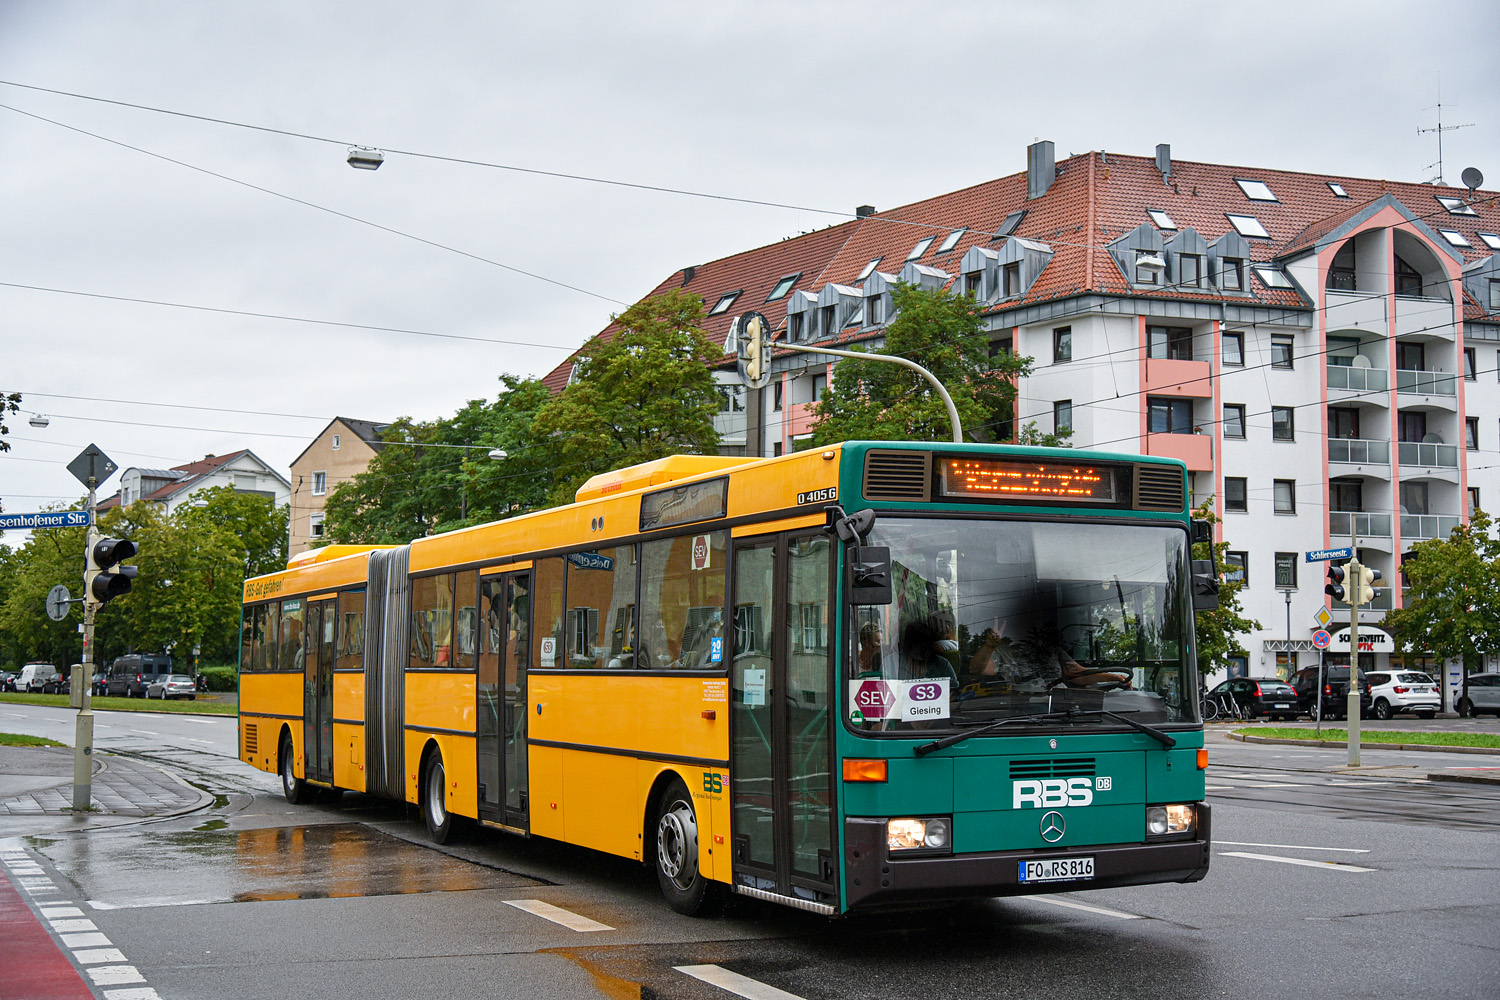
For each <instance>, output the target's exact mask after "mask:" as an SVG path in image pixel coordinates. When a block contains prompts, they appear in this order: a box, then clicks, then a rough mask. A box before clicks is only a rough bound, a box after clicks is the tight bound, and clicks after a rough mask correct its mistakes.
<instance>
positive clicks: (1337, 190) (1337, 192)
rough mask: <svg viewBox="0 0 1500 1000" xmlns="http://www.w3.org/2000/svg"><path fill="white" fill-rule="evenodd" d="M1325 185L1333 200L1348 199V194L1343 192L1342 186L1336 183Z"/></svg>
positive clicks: (1331, 182) (1330, 182)
mask: <svg viewBox="0 0 1500 1000" xmlns="http://www.w3.org/2000/svg"><path fill="white" fill-rule="evenodd" d="M1325 183H1326V184H1327V185H1328V190H1330V191H1332V192H1333V196H1334V197H1335V198H1347V197H1349V192H1348V191H1345V190H1344V185H1342V184H1340V183H1339V182H1338V181H1326V182H1325Z"/></svg>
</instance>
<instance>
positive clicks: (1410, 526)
mask: <svg viewBox="0 0 1500 1000" xmlns="http://www.w3.org/2000/svg"><path fill="white" fill-rule="evenodd" d="M1462 523H1463V519H1462V518H1460V517H1453V516H1450V515H1448V514H1402V515H1401V540H1402V541H1403V542H1404V541H1406V540H1407V539H1422V538H1447V537H1448V535H1449V534H1450V533H1451V532H1452V531H1453V529H1454V528H1456V527H1458V526H1459V525H1460V524H1462Z"/></svg>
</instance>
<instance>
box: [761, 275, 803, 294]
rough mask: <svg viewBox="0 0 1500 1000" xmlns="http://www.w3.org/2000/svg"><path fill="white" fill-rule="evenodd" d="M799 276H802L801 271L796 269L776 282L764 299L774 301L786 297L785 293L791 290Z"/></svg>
mask: <svg viewBox="0 0 1500 1000" xmlns="http://www.w3.org/2000/svg"><path fill="white" fill-rule="evenodd" d="M800 277H802V272H801V271H798V272H797V273H796V274H789V275H787V276H786V277H785V278H782V279H781V280H780V281H778V282H776V287H775V288H773V289H771V294H770V295H767V296H766V301H767V302H775V301H776V300H777V299H784V298H786V293H787V292H790V291H791V290H792V286H793V285H795V284H796V283H797V279H798V278H800Z"/></svg>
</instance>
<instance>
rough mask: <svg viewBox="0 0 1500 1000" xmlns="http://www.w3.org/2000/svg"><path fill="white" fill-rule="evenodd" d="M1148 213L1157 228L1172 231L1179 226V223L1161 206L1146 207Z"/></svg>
mask: <svg viewBox="0 0 1500 1000" xmlns="http://www.w3.org/2000/svg"><path fill="white" fill-rule="evenodd" d="M1146 214H1147V215H1149V216H1151V221H1152V223H1154V224H1155V226H1156V228H1157V229H1166V230H1169V231H1170V230H1174V229H1176V228H1177V223H1175V222H1173V221H1172V217H1171V216H1170V215H1168V214H1167V213H1166V212H1163V211H1162V210H1161V209H1159V208H1148V209H1146Z"/></svg>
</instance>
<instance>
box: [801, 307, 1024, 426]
mask: <svg viewBox="0 0 1500 1000" xmlns="http://www.w3.org/2000/svg"><path fill="white" fill-rule="evenodd" d="M892 303H893V307H894V309H895V318H894V319H893V320H892V321H891V323H890V325H889V326H888V327H887V328H886V331H885V344H884V346H883V347H882V348H881V349H880V351H879V353H882V354H891V355H896V356H897V357H902V358H906V359H908V360H911V361H915V362H916V363H917V364H919V365H921V366H922V367H924V368H926V369H927V370H928V371H930V372H932V374H933V375H934V376H935V377H936V378H937V379H938V381H940V382H942V383H943V386H944V387H945V388H946V389H947V390H948V393H949V395H951V396H952V397H953V404H954V406H955V408H957V410H958V415H959V421H960V422H961V423H962V424H963V428H964V434H965V437H966V438H967V439H968V440H973V441H996V440H1008V439H1009V437H1010V430H1011V427H1012V420H1013V414H1014V412H1015V399H1016V384H1015V380H1016V378H1017V377H1018V376H1021V375H1026V374H1028V373H1029V372H1030V371H1031V359H1030V358H1020V357H1015V356H1014V355H1010V354H1000V355H998V356H996V357H994V358H991V357H990V356H989V340H988V338H987V337H986V336H985V333H984V320H983V316H982V313H981V311H980V309H979V307H978V306H977V305H976V304H975V301H974V299H973V298H972V297H970V296H959V295H952V294H949V293H948V292H946V291H943V290H933V291H928V290H925V289H922V288H917V287H915V286H912V285H906V284H901V285H897V286H896V288H895V291H894V292H893V293H892ZM813 413H814V414H816V416H817V422H816V423H815V424H814V425H813V437H812V441H811V444H810V445H809V446H810V447H823V446H825V445H829V444H833V443H835V442H838V441H852V440H867V441H951V440H953V428H952V424H951V422H950V421H949V419H948V411H947V408H946V407H944V405H943V401H942V399H941V397H939V396H938V394H937V393H936V392H934V391H933V389H932V386H931V385H930V384H929V383H928V382H927V380H926V379H925V378H923V377H922V376H921V375H920V374H918V373H917V372H914V371H911V370H909V369H907V368H903V367H901V366H899V365H893V364H890V363H889V362H873V361H856V360H854V359H847V360H844V361H841V362H839V363H838V364H837V365H835V366H834V369H833V378H832V379H831V380H830V382H829V385H828V388H827V390H825V391H824V393H823V398H822V399H821V400H819V402H818V403H817V404H816V405H815V406H814V407H813Z"/></svg>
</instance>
